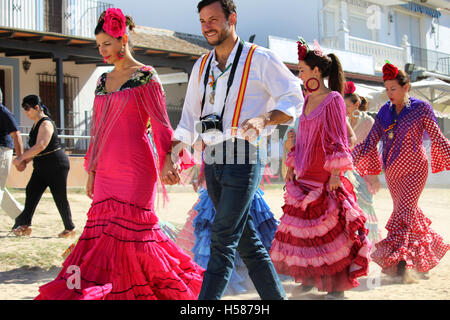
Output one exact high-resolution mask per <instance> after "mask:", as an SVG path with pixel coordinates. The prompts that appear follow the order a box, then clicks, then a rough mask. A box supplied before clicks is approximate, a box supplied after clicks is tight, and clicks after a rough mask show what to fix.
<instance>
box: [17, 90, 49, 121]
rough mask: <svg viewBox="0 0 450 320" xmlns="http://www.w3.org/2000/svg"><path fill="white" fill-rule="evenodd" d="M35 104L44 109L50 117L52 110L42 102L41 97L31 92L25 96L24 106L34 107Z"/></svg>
mask: <svg viewBox="0 0 450 320" xmlns="http://www.w3.org/2000/svg"><path fill="white" fill-rule="evenodd" d="M35 106H39V107H40V108H41V110H42V111H44V113H45V115H46V116H47V117H50V111H49V110H48V108H47V107H46V106H45V105H44V104H43V103H42V100H41V97H39V96H37V95H35V94H30V95H28V96H26V97H25V98H23V100H22V108H34V107H35Z"/></svg>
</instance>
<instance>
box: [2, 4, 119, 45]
mask: <svg viewBox="0 0 450 320" xmlns="http://www.w3.org/2000/svg"><path fill="white" fill-rule="evenodd" d="M110 7H112V4H109V3H105V2H100V1H96V0H0V26H2V27H11V28H16V29H26V30H34V31H39V32H55V33H62V34H66V35H71V36H76V37H89V38H92V37H93V36H94V29H95V26H96V25H97V20H98V17H99V16H100V14H101V13H102V12H103V11H104V10H106V9H108V8H110Z"/></svg>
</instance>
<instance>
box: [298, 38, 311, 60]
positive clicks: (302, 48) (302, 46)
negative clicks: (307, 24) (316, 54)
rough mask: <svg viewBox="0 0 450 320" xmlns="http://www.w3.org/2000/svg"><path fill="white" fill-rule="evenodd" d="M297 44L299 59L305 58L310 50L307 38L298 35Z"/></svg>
mask: <svg viewBox="0 0 450 320" xmlns="http://www.w3.org/2000/svg"><path fill="white" fill-rule="evenodd" d="M297 45H298V60H305V58H306V54H307V53H308V51H309V47H308V44H307V43H306V41H305V39H303V38H302V37H298V41H297Z"/></svg>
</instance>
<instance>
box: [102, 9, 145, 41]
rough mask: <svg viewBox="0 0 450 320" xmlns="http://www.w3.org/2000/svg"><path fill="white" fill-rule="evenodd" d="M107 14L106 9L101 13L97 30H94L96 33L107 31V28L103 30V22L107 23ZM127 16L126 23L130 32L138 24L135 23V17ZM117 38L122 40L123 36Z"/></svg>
mask: <svg viewBox="0 0 450 320" xmlns="http://www.w3.org/2000/svg"><path fill="white" fill-rule="evenodd" d="M105 15H106V11H103V12H102V14H101V15H100V17H99V18H98V22H97V26H96V27H95V31H94V34H95V35H98V34H99V33H101V32H105V30H103V24H104V23H105ZM125 18H126V19H127V22H126V24H127V28H128V30H129V31H130V32H131V31H133V30H134V28H135V27H136V25H135V24H134V21H133V18H132V17H131V16H125ZM105 33H106V32H105ZM117 39H118V40H120V39H122V37H119V38H117Z"/></svg>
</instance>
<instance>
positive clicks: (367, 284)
mask: <svg viewBox="0 0 450 320" xmlns="http://www.w3.org/2000/svg"><path fill="white" fill-rule="evenodd" d="M13 194H14V195H15V196H16V199H18V201H19V202H21V203H24V193H23V191H21V190H15V191H13ZM282 194H283V191H282V189H281V186H279V187H278V186H275V185H272V186H270V187H269V188H268V189H266V190H265V196H264V198H265V200H266V201H267V203H268V204H269V205H270V207H271V208H272V211H273V212H274V214H275V216H276V218H280V217H281V214H282V211H281V206H282V205H283V200H282ZM169 195H170V197H171V200H172V201H171V202H170V203H169V204H168V205H167V207H166V208H165V209H163V210H161V211H160V213H159V217H160V219H163V220H166V221H169V222H171V223H173V224H174V225H176V226H177V227H180V228H181V227H182V226H183V224H184V222H185V221H186V218H187V212H188V210H189V209H190V208H191V207H192V205H193V204H194V203H195V201H196V200H197V195H196V194H195V193H194V192H193V191H192V188H190V187H179V186H177V187H174V188H172V189H171V191H170V194H169ZM69 201H70V204H71V208H72V215H73V218H74V222H75V224H76V226H77V230H78V235H77V236H79V234H80V232H81V231H82V229H83V226H84V223H85V221H86V212H87V211H88V208H89V206H90V201H89V199H88V198H87V197H86V196H85V195H84V194H83V193H82V191H72V192H70V194H69ZM419 204H420V206H421V208H422V209H423V211H424V212H425V214H426V215H427V216H428V217H429V218H430V219H431V220H432V221H433V225H432V227H433V228H434V230H435V231H436V232H438V233H439V234H441V235H442V236H443V237H444V240H445V242H446V243H449V242H450V215H449V213H450V210H449V208H450V188H427V189H425V190H424V192H423V194H422V197H421V199H420V203H419ZM375 211H376V213H377V216H378V219H379V221H380V225H381V226H382V233H383V236H385V235H386V230H385V229H384V225H385V224H386V222H387V220H388V219H389V215H390V213H391V212H392V201H391V197H390V195H389V192H388V190H387V189H381V190H380V192H379V193H378V194H377V195H376V196H375ZM12 223H13V221H12V219H10V218H9V217H7V216H6V215H5V213H4V212H3V211H1V210H0V300H24V299H25V300H26V299H32V298H33V297H35V296H36V295H37V294H38V288H39V286H41V285H43V284H45V283H47V282H49V281H51V280H53V279H54V278H55V276H56V275H57V273H58V271H59V270H60V265H61V263H62V262H63V259H62V257H61V254H62V252H64V250H65V249H66V248H67V247H68V246H69V245H70V244H71V243H72V242H73V239H58V238H57V234H58V233H59V232H61V231H62V230H63V225H62V222H61V219H60V217H59V214H58V212H57V209H56V206H55V204H54V202H53V200H52V198H51V195H50V194H49V193H46V194H44V197H43V199H42V201H41V203H40V204H39V206H38V208H37V212H36V214H35V217H34V220H33V234H32V236H31V237H30V238H16V237H14V236H13V235H10V234H8V233H9V230H10V228H11V226H12ZM360 283H361V285H360V286H359V287H358V288H355V289H353V290H351V291H349V292H347V293H346V298H347V299H352V300H374V299H375V300H386V299H388V300H396V299H402V300H403V299H407V300H409V299H411V300H414V299H425V300H431V299H445V300H449V299H450V253H448V254H447V255H446V256H445V257H444V258H443V260H442V261H441V263H440V264H439V265H438V266H437V267H436V268H434V269H433V270H431V271H430V279H429V280H419V283H417V284H411V285H402V284H399V283H398V279H395V278H394V279H393V278H389V277H387V276H385V275H381V274H380V269H379V268H378V266H377V265H376V264H375V263H373V262H372V263H371V265H370V275H369V277H364V278H361V279H360ZM283 285H284V288H285V290H286V293H287V294H288V298H289V299H306V300H309V299H319V300H321V299H323V297H324V293H321V292H318V291H316V290H315V289H314V290H313V291H310V292H309V293H306V294H296V293H295V290H294V289H295V288H296V287H298V284H295V282H293V281H284V282H283ZM293 290H294V293H292V291H293ZM224 299H229V300H231V299H238V300H244V299H247V300H254V299H259V296H258V294H257V293H256V292H254V291H253V292H248V293H246V294H242V295H236V296H225V297H224Z"/></svg>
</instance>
